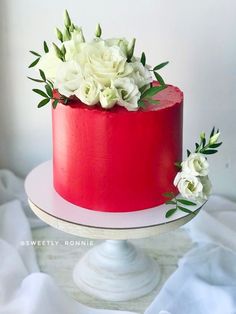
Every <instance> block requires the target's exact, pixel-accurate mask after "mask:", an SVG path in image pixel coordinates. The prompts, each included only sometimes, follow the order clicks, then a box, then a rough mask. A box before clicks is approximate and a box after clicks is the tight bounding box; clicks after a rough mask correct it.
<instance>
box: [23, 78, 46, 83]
mask: <svg viewBox="0 0 236 314" xmlns="http://www.w3.org/2000/svg"><path fill="white" fill-rule="evenodd" d="M27 78H28V79H29V80H31V81H34V82H37V83H44V81H42V80H39V79H35V78H32V77H29V76H27Z"/></svg>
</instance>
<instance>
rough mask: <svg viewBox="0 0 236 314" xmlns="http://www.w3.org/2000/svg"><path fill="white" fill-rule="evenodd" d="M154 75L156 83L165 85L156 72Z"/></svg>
mask: <svg viewBox="0 0 236 314" xmlns="http://www.w3.org/2000/svg"><path fill="white" fill-rule="evenodd" d="M154 75H155V77H156V79H157V81H158V82H159V83H160V84H161V85H165V81H164V80H163V78H162V77H161V76H160V74H158V73H157V72H154Z"/></svg>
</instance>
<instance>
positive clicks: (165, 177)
mask: <svg viewBox="0 0 236 314" xmlns="http://www.w3.org/2000/svg"><path fill="white" fill-rule="evenodd" d="M154 85H155V83H154ZM154 99H157V100H160V103H159V104H155V105H153V104H146V107H145V108H139V110H137V111H128V110H127V109H126V108H124V107H121V106H114V107H113V108H111V109H110V110H106V109H103V108H101V106H99V105H95V106H87V105H85V104H83V103H82V102H81V101H80V100H78V99H77V100H71V101H70V102H69V103H68V104H67V105H63V104H60V103H59V104H58V105H57V108H56V109H53V110H52V116H53V177H54V188H55V190H56V191H57V192H58V193H59V194H60V195H61V196H62V197H63V198H64V199H65V200H67V201H69V202H71V203H73V204H76V205H78V206H81V207H84V208H87V209H91V210H96V211H106V212H128V211H137V210H142V209H146V208H150V207H154V206H157V205H160V204H162V203H164V202H165V201H166V198H165V197H164V196H163V193H166V192H173V193H175V194H177V189H176V188H175V187H174V185H173V180H174V178H175V176H176V173H177V171H178V169H177V168H176V167H175V162H177V161H181V160H182V124H183V93H182V92H181V91H180V90H179V89H178V88H177V87H174V86H171V85H168V86H167V88H166V89H164V90H163V91H161V92H159V93H158V94H157V95H156V96H155V97H154Z"/></svg>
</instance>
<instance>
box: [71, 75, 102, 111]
mask: <svg viewBox="0 0 236 314" xmlns="http://www.w3.org/2000/svg"><path fill="white" fill-rule="evenodd" d="M99 92H100V86H99V85H98V84H97V82H96V81H94V80H93V79H91V78H89V79H86V80H83V81H82V82H81V84H80V87H79V89H78V90H77V91H76V93H75V95H76V96H77V97H78V98H79V99H80V100H81V101H82V102H83V103H85V104H86V105H90V106H92V105H95V104H97V103H98V101H99Z"/></svg>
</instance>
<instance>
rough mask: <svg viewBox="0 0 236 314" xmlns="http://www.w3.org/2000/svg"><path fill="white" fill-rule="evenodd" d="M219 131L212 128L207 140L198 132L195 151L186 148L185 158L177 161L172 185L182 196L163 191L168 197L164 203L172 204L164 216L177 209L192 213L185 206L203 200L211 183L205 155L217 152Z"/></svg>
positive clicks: (205, 198) (206, 197)
mask: <svg viewBox="0 0 236 314" xmlns="http://www.w3.org/2000/svg"><path fill="white" fill-rule="evenodd" d="M219 136H220V131H219V129H218V130H215V127H214V128H213V129H212V131H211V133H210V136H209V140H208V141H207V140H206V135H205V133H204V132H202V133H201V134H200V142H199V143H196V144H195V151H194V152H191V151H190V150H187V158H186V159H185V160H184V161H182V162H177V163H176V166H177V167H178V168H179V172H178V173H177V175H176V177H175V179H174V185H175V186H176V187H177V188H178V190H179V193H180V194H181V196H182V197H183V198H179V197H175V195H174V194H173V193H165V196H166V197H167V198H168V199H169V200H168V201H167V202H166V204H167V205H173V206H171V207H172V208H170V209H169V210H168V211H167V212H166V218H169V217H170V216H172V215H173V214H174V213H175V212H176V211H177V210H181V211H184V212H186V213H188V214H190V213H194V212H193V211H191V210H190V209H189V208H186V205H187V206H195V205H197V203H203V202H205V201H206V200H207V199H208V197H209V195H210V193H211V188H212V184H211V181H210V179H209V177H208V173H209V162H208V160H207V158H206V156H205V155H212V154H215V153H217V149H216V148H218V147H219V146H221V144H222V142H220V143H219V142H218V139H219Z"/></svg>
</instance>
